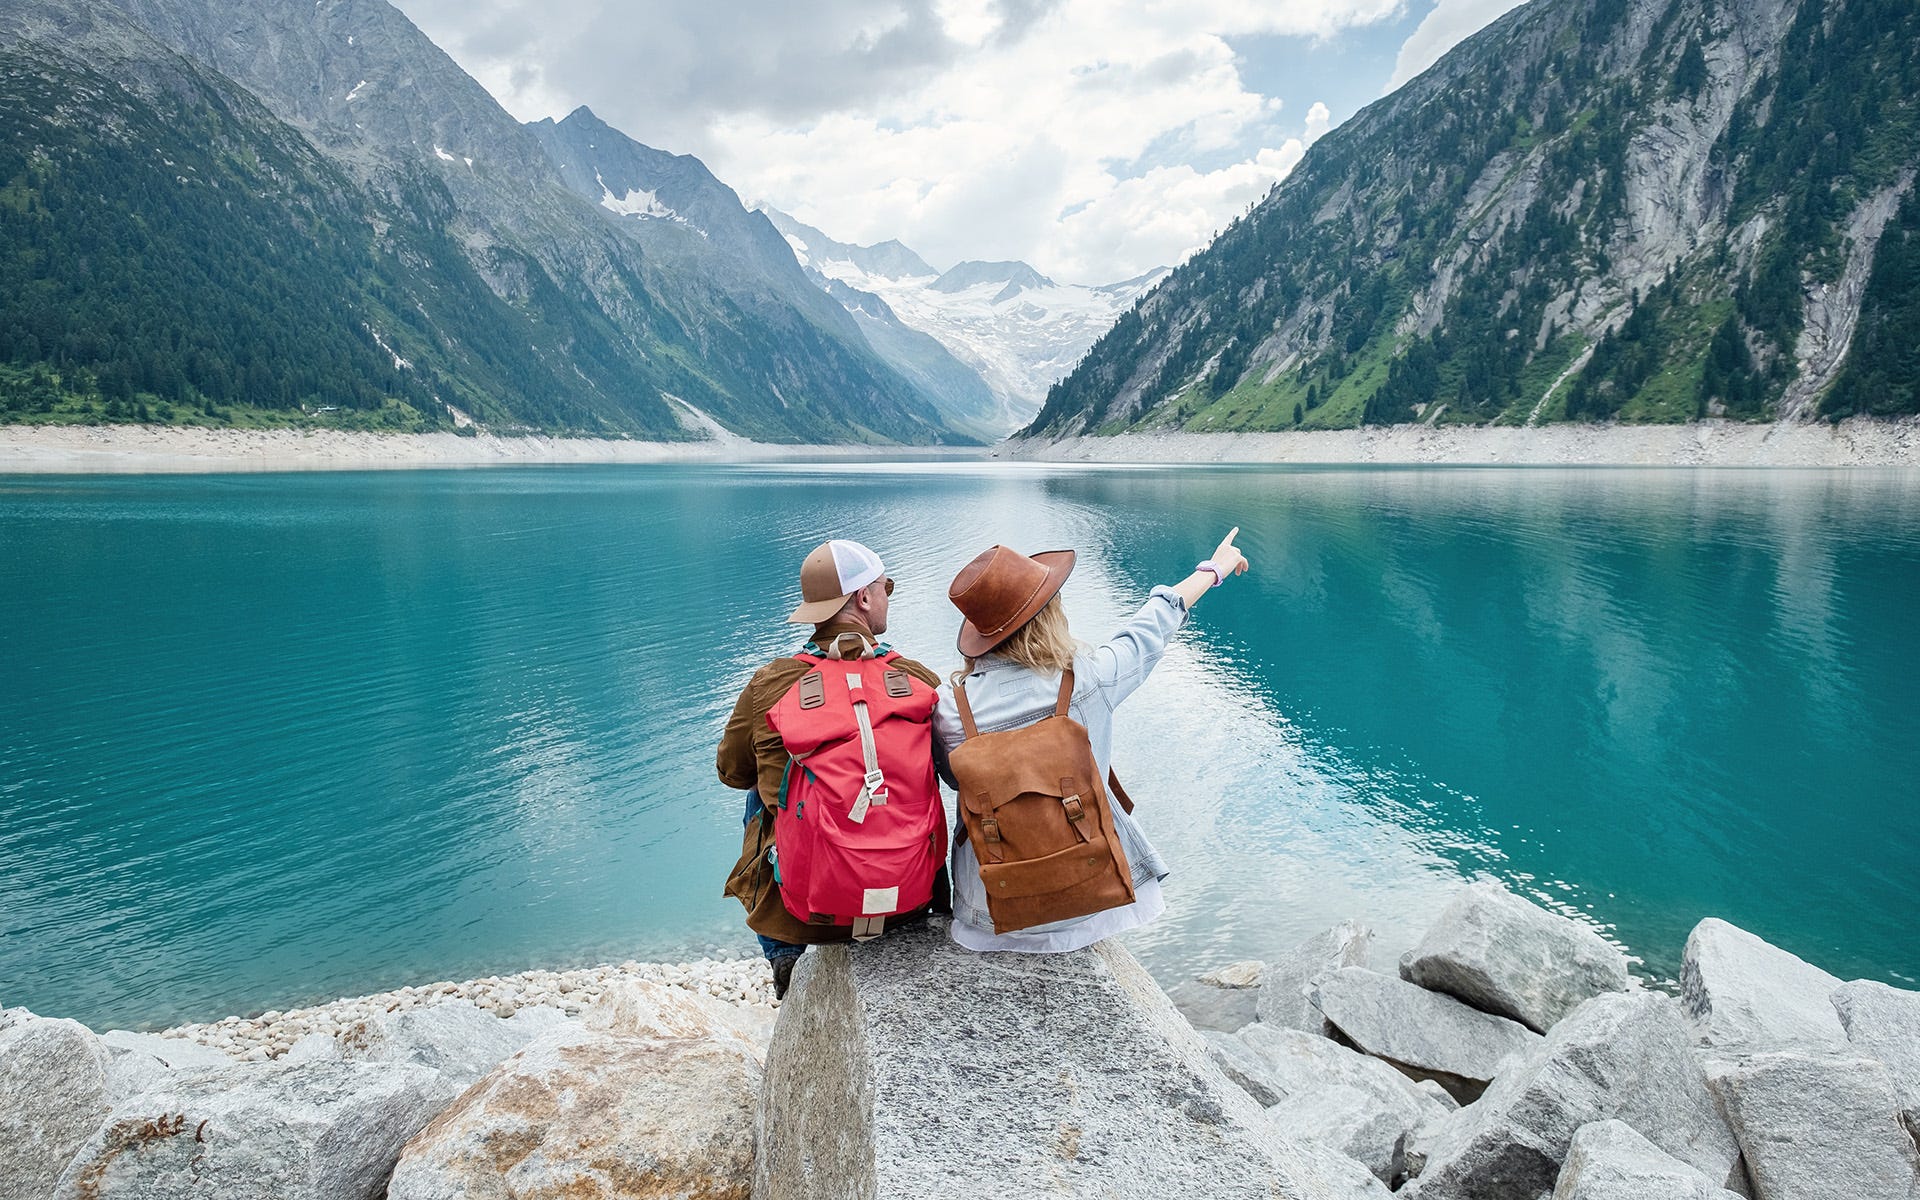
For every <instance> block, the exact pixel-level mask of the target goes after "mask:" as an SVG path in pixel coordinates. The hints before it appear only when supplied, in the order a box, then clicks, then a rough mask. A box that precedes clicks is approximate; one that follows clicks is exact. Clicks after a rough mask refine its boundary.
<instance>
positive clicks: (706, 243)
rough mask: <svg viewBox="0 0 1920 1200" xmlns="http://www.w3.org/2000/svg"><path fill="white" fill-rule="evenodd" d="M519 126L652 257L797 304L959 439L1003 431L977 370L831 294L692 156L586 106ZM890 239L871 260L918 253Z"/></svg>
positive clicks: (882, 313)
mask: <svg viewBox="0 0 1920 1200" xmlns="http://www.w3.org/2000/svg"><path fill="white" fill-rule="evenodd" d="M527 128H528V129H529V130H530V131H531V132H532V133H533V135H534V137H535V138H536V139H537V140H538V141H539V142H540V144H541V146H542V147H543V148H544V149H545V151H546V153H547V157H548V158H549V159H550V160H552V162H553V163H554V164H556V167H557V169H558V170H559V172H560V177H561V178H562V179H563V180H564V181H565V182H566V184H567V186H568V187H570V188H572V189H573V190H574V191H575V192H576V193H577V194H579V195H580V196H583V197H585V198H586V199H589V200H592V201H593V202H594V203H596V204H598V205H599V206H600V207H601V208H603V209H605V210H606V211H607V212H608V213H610V214H612V215H613V216H615V217H616V218H624V220H623V221H622V224H626V225H629V226H630V227H631V229H632V231H633V233H634V235H635V236H637V237H640V238H641V239H643V241H644V242H645V243H646V245H647V246H648V248H649V250H650V252H652V253H653V254H654V255H656V256H662V255H670V254H677V255H681V256H685V257H689V258H690V259H692V260H693V261H689V262H688V263H687V267H686V269H688V270H690V271H695V272H698V273H700V274H701V275H703V276H704V277H706V278H709V279H718V278H725V279H728V280H730V281H731V282H730V286H731V287H732V289H733V290H734V291H735V292H736V293H740V292H754V291H758V292H761V293H764V294H765V295H764V299H765V300H766V301H767V302H769V303H772V304H774V305H775V306H777V307H779V308H784V309H787V310H791V311H793V312H797V313H801V314H804V315H805V316H806V318H807V320H808V321H810V322H811V323H813V324H814V325H815V326H817V327H818V328H820V329H823V330H828V331H831V333H832V335H833V336H834V337H835V338H836V339H838V340H839V341H842V342H845V343H849V344H852V345H856V346H864V347H868V348H870V350H871V353H872V354H874V355H875V356H877V358H878V359H879V361H880V362H881V363H883V364H885V369H886V370H888V371H890V372H892V373H894V374H896V375H897V376H898V377H899V378H901V379H902V380H904V381H905V382H906V384H907V385H908V386H909V387H911V388H912V389H913V390H914V392H915V393H916V394H917V395H918V396H919V397H920V398H921V399H923V400H924V401H925V402H926V403H927V404H928V405H929V406H930V407H931V408H932V409H933V410H934V411H935V412H936V413H937V414H938V415H939V419H940V421H941V423H942V424H944V425H945V426H947V427H948V428H949V429H951V430H953V431H955V432H956V433H958V434H960V435H961V436H962V437H971V438H975V439H979V440H992V439H994V438H998V437H999V436H1001V435H1002V434H1004V433H1005V432H1006V428H1005V427H1003V426H995V425H993V424H992V422H991V421H990V420H989V418H990V417H991V416H992V415H993V413H994V411H995V405H994V400H993V394H992V393H991V392H989V391H988V390H987V386H986V384H985V383H983V382H982V381H981V380H980V377H979V376H978V375H977V374H975V373H974V372H973V371H972V370H970V369H969V368H967V367H965V366H964V365H962V364H961V363H959V362H958V361H956V360H955V359H954V358H953V356H952V355H950V354H948V353H947V352H946V350H945V349H944V348H943V347H942V346H941V345H940V343H939V342H937V341H935V340H934V339H932V338H930V337H928V336H927V335H926V334H924V333H920V332H918V331H917V330H914V329H911V328H909V327H908V326H906V325H904V324H902V323H901V322H900V320H899V319H898V318H897V317H895V316H894V315H893V313H892V311H891V310H889V309H888V308H887V306H886V303H885V302H884V301H882V300H880V299H879V298H878V297H864V296H862V297H854V296H851V295H849V296H846V297H839V296H830V295H828V293H827V291H826V290H823V289H825V286H826V283H827V282H828V281H826V280H825V277H824V276H820V275H819V274H818V273H817V272H812V271H810V270H808V269H804V268H802V267H801V266H800V263H799V261H798V260H797V259H796V258H795V257H794V253H793V250H792V249H791V248H790V247H789V246H788V244H787V241H786V239H785V238H784V237H783V236H782V235H781V234H780V232H779V231H778V230H777V229H775V228H774V226H773V223H772V222H771V221H769V220H768V219H767V217H766V215H765V214H764V213H760V212H750V211H748V210H747V209H746V208H745V207H744V206H743V205H742V204H741V203H740V198H739V196H738V195H737V194H736V193H735V192H734V191H733V189H732V188H729V187H727V186H726V185H725V184H723V183H721V182H720V181H719V180H718V179H716V178H714V176H713V174H712V173H711V172H710V171H708V170H707V168H706V166H705V165H704V164H703V163H701V161H700V160H699V159H697V158H694V157H693V156H691V155H676V154H669V153H666V152H665V151H661V150H655V149H653V148H652V147H650V146H645V145H642V144H641V143H639V142H636V141H634V140H633V139H632V138H629V137H627V136H626V135H625V134H623V133H621V132H620V131H619V130H617V129H614V128H612V127H611V126H609V125H607V124H606V123H604V122H603V121H601V120H600V119H599V118H598V117H596V116H594V114H593V112H592V111H591V110H589V109H587V108H584V107H583V108H580V109H578V110H576V111H575V112H574V113H573V114H572V115H570V116H568V117H567V119H566V120H564V121H560V122H554V121H550V120H549V121H538V122H535V123H533V124H531V125H529V126H527ZM894 246H896V247H898V249H897V251H889V250H885V249H883V248H876V250H877V251H878V252H877V253H876V254H874V255H873V256H872V257H871V258H870V261H873V262H875V263H876V264H878V263H895V264H899V263H903V262H908V261H911V262H917V261H918V259H917V258H914V256H913V252H912V251H910V250H907V249H906V247H904V246H899V244H898V243H894ZM840 286H841V287H843V288H844V286H845V285H840ZM843 299H844V300H845V302H844V303H842V302H840V301H842V300H843ZM776 316H777V315H776Z"/></svg>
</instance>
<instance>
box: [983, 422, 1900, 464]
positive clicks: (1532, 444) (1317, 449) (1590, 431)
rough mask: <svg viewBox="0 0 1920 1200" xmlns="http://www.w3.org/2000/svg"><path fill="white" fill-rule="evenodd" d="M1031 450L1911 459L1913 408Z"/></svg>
mask: <svg viewBox="0 0 1920 1200" xmlns="http://www.w3.org/2000/svg"><path fill="white" fill-rule="evenodd" d="M993 453H994V456H995V457H997V458H1005V459H1014V460H1022V461H1032V462H1110V463H1169V464H1171V463H1300V464H1303V465H1304V464H1328V465H1334V464H1367V463H1375V464H1408V465H1412V464H1445V463H1452V464H1462V465H1480V466H1659V467H1913V466H1920V418H1916V417H1906V418H1902V419H1900V420H1891V421H1888V420H1874V419H1872V418H1867V417H1854V418H1851V419H1849V420H1845V421H1841V422H1840V423H1839V424H1837V425H1836V424H1827V423H1825V422H1817V423H1801V422H1785V421H1783V422H1778V423H1776V424H1771V425H1750V424H1744V423H1741V422H1737V421H1719V420H1706V421H1697V422H1694V423H1692V424H1687V425H1584V424H1582V425H1538V426H1531V427H1519V426H1465V425H1438V426H1429V425H1394V426H1385V427H1383V426H1367V427H1365V428H1361V429H1328V430H1305V431H1298V432H1291V433H1187V432H1157V433H1123V434H1118V435H1115V436H1112V437H1073V438H1063V439H1061V440H1058V441H1042V440H1039V439H1034V440H1032V441H1010V442H1002V443H1000V444H999V445H998V446H995V447H994V450H993Z"/></svg>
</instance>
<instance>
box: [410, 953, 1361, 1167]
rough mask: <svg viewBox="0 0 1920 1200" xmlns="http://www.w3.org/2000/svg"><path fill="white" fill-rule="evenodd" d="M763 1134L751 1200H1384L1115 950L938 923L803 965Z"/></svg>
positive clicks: (789, 1004)
mask: <svg viewBox="0 0 1920 1200" xmlns="http://www.w3.org/2000/svg"><path fill="white" fill-rule="evenodd" d="M757 1129H758V1133H759V1150H758V1154H757V1157H756V1160H755V1165H754V1189H753V1194H754V1197H755V1200H789V1198H811V1197H838V1196H850V1197H862V1196H864V1197H876V1196H877V1197H891V1196H977V1197H982V1198H983V1200H984V1198H989V1197H1013V1196H1033V1195H1056V1194H1057V1195H1098V1196H1103V1197H1110V1198H1112V1200H1127V1198H1129V1197H1155V1198H1160V1197H1165V1196H1169V1195H1177V1196H1180V1197H1182V1198H1183V1200H1204V1198H1206V1197H1216V1196H1217V1197H1227V1196H1231V1197H1246V1196H1259V1197H1299V1198H1302V1200H1305V1198H1308V1197H1319V1196H1322V1195H1343V1194H1353V1195H1366V1194H1372V1195H1376V1196H1377V1195H1381V1194H1383V1193H1382V1192H1378V1191H1371V1190H1370V1189H1378V1188H1379V1186H1380V1185H1379V1183H1378V1181H1376V1180H1374V1179H1373V1178H1372V1177H1371V1176H1369V1175H1368V1174H1367V1172H1366V1169H1365V1168H1364V1167H1360V1166H1359V1165H1358V1164H1353V1163H1351V1162H1350V1160H1344V1159H1342V1158H1340V1157H1339V1156H1334V1157H1332V1158H1328V1157H1327V1156H1326V1155H1324V1154H1323V1153H1322V1152H1321V1151H1320V1150H1318V1149H1316V1148H1313V1147H1303V1146H1302V1145H1300V1144H1297V1143H1295V1142H1293V1141H1291V1140H1290V1139H1287V1138H1284V1137H1281V1136H1279V1135H1277V1134H1276V1133H1274V1132H1273V1131H1272V1130H1271V1129H1270V1128H1269V1127H1268V1125H1267V1123H1266V1121H1265V1119H1264V1116H1263V1114H1262V1113H1261V1110H1260V1107H1259V1105H1257V1104H1255V1103H1254V1102H1253V1100H1252V1099H1251V1098H1250V1097H1248V1096H1247V1095H1246V1094H1245V1093H1244V1092H1242V1091H1241V1090H1240V1089H1239V1088H1237V1087H1235V1086H1234V1085H1233V1084H1231V1083H1230V1082H1228V1081H1227V1079H1226V1077H1225V1076H1223V1075H1222V1074H1221V1073H1220V1071H1219V1070H1218V1069H1217V1068H1216V1067H1215V1066H1214V1065H1213V1063H1212V1062H1211V1061H1210V1060H1209V1057H1208V1051H1207V1046H1206V1043H1205V1042H1204V1041H1203V1040H1202V1039H1201V1037H1200V1035H1199V1034H1198V1033H1196V1032H1195V1031H1194V1029H1193V1027H1192V1026H1191V1025H1189V1024H1188V1023H1187V1022H1186V1021H1185V1020H1183V1019H1182V1018H1181V1016H1180V1014H1179V1013H1178V1012H1177V1011H1175V1009H1174V1007H1173V1004H1172V1002H1171V1001H1169V1000H1168V999H1167V997H1166V994H1165V993H1163V992H1162V991H1161V990H1160V989H1159V988H1158V987H1157V986H1155V984H1154V982H1153V980H1152V979H1151V978H1149V977H1148V976H1147V974H1146V972H1145V971H1144V970H1142V969H1141V967H1140V965H1139V963H1137V962H1136V961H1134V959H1133V957H1132V956H1131V955H1129V954H1128V953H1127V952H1126V951H1125V950H1124V949H1121V948H1120V947H1119V946H1118V945H1116V944H1114V943H1112V942H1102V943H1100V944H1098V945H1096V946H1094V947H1092V948H1090V949H1087V950H1079V951H1074V952H1073V953H1070V954H1048V955H1024V954H976V953H973V952H971V951H968V950H963V949H961V948H960V947H958V946H955V945H954V944H953V943H952V942H951V941H950V940H948V938H947V936H946V930H945V928H944V922H943V921H940V920H938V919H935V920H931V921H929V922H928V923H927V924H926V925H925V926H924V927H921V928H917V929H903V930H901V931H899V932H898V933H890V934H888V935H887V936H886V937H884V938H881V939H879V940H878V941H875V942H872V943H870V944H866V945H854V946H826V947H822V948H819V949H817V950H814V951H811V952H809V953H808V954H807V955H806V957H805V958H803V959H801V961H800V966H799V968H798V970H796V971H795V973H794V982H793V987H792V990H791V991H789V992H788V993H787V999H786V1003H785V1004H784V1005H783V1006H782V1008H781V1010H780V1021H779V1024H778V1026H777V1027H776V1028H775V1030H774V1035H773V1046H772V1048H771V1050H770V1051H769V1053H768V1058H767V1078H766V1086H765V1089H764V1092H763V1100H762V1103H761V1106H760V1112H759V1118H758V1121H757ZM1343 1164H1344V1165H1343ZM1335 1172H1338V1173H1339V1174H1338V1177H1335V1175H1334V1173H1335ZM1356 1173H1357V1174H1356ZM1354 1188H1358V1189H1359V1191H1357V1192H1355V1191H1353V1190H1352V1189H1354ZM1340 1189H1347V1190H1346V1191H1344V1192H1343V1191H1342V1190H1340ZM396 1200H402V1198H400V1197H396Z"/></svg>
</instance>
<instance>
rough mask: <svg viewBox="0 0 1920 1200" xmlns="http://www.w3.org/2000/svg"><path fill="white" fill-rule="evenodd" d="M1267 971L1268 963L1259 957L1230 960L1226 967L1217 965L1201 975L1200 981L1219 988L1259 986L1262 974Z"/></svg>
mask: <svg viewBox="0 0 1920 1200" xmlns="http://www.w3.org/2000/svg"><path fill="white" fill-rule="evenodd" d="M1266 973H1267V964H1265V963H1263V962H1261V961H1260V960H1259V959H1257V958H1247V959H1242V960H1241V961H1239V962H1230V963H1228V964H1227V965H1226V966H1224V967H1215V968H1214V969H1213V970H1211V971H1208V972H1207V973H1206V974H1204V975H1202V976H1201V977H1200V982H1201V983H1204V984H1206V985H1207V986H1208V987H1217V988H1257V987H1259V986H1260V978H1261V976H1263V975H1265V974H1266Z"/></svg>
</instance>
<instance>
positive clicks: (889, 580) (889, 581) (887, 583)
mask: <svg viewBox="0 0 1920 1200" xmlns="http://www.w3.org/2000/svg"><path fill="white" fill-rule="evenodd" d="M880 583H881V585H882V586H884V587H885V588H886V589H887V595H889V596H891V595H893V577H892V576H890V575H889V576H886V577H884V578H882V579H881V580H880Z"/></svg>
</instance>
